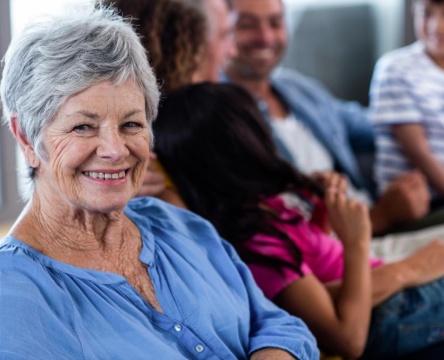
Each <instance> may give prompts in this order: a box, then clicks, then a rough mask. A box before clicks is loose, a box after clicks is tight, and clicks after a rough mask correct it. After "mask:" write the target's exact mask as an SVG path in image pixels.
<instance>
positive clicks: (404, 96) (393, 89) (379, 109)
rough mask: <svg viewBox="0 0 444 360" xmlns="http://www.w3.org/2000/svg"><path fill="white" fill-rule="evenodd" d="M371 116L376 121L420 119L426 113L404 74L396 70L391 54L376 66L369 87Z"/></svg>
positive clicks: (376, 122) (387, 122) (378, 123)
mask: <svg viewBox="0 0 444 360" xmlns="http://www.w3.org/2000/svg"><path fill="white" fill-rule="evenodd" d="M370 106H371V119H372V121H373V123H374V125H376V126H378V125H393V124H403V123H404V124H405V123H410V124H414V123H421V122H422V121H423V114H422V112H421V109H420V106H419V104H418V96H417V94H415V92H414V89H413V86H412V84H410V82H409V80H408V78H407V77H406V76H405V74H402V73H400V71H397V69H396V66H395V64H392V61H391V59H390V58H382V59H381V60H380V61H378V63H377V64H376V66H375V72H374V75H373V79H372V83H371V87H370Z"/></svg>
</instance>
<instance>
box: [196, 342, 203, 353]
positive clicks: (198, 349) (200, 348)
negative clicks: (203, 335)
mask: <svg viewBox="0 0 444 360" xmlns="http://www.w3.org/2000/svg"><path fill="white" fill-rule="evenodd" d="M196 351H197V352H198V353H201V352H202V351H204V347H203V346H202V345H200V344H199V345H196Z"/></svg>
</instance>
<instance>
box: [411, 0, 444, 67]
mask: <svg viewBox="0 0 444 360" xmlns="http://www.w3.org/2000/svg"><path fill="white" fill-rule="evenodd" d="M413 11H414V19H415V30H416V36H417V37H418V39H421V40H422V41H423V42H424V44H425V47H426V50H427V52H428V54H429V55H430V56H431V57H432V59H434V60H435V62H437V63H438V64H441V65H443V66H444V64H443V63H444V2H441V3H434V2H432V1H430V0H418V1H417V2H416V3H415V5H414V7H413Z"/></svg>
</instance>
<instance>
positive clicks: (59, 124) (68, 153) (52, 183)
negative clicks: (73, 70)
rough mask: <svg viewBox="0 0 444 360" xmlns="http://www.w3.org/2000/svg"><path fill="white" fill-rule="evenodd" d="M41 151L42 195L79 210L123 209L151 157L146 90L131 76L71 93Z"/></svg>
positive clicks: (38, 177) (38, 184)
mask: <svg viewBox="0 0 444 360" xmlns="http://www.w3.org/2000/svg"><path fill="white" fill-rule="evenodd" d="M43 149H44V152H45V154H46V156H45V158H44V159H39V165H38V169H37V173H36V191H37V192H38V193H39V194H42V195H43V196H44V197H45V198H47V199H50V200H51V201H52V202H55V204H57V205H62V204H63V203H66V204H68V205H70V206H72V207H74V208H75V209H78V210H87V211H92V212H103V213H109V212H110V211H114V210H122V209H123V208H124V207H125V205H126V204H127V203H128V201H129V200H130V199H131V198H132V197H133V196H135V194H136V193H137V191H138V189H139V187H140V186H141V184H142V181H143V177H144V174H145V171H146V167H147V164H148V159H149V152H150V151H149V130H148V122H147V119H146V111H145V98H144V95H143V92H142V91H141V89H140V88H139V87H138V86H137V85H136V84H135V83H134V82H133V81H130V80H127V81H126V82H124V83H121V84H118V85H116V84H112V83H110V82H103V83H99V84H97V85H94V86H91V87H90V88H88V89H86V90H84V91H82V92H80V93H78V94H76V95H74V96H72V97H70V98H69V99H68V100H67V101H66V102H65V103H64V104H63V105H62V106H61V108H60V110H59V112H58V113H57V115H56V117H55V119H54V121H53V122H51V123H50V125H49V126H48V127H47V128H46V129H45V131H44V138H43ZM62 206H63V205H62Z"/></svg>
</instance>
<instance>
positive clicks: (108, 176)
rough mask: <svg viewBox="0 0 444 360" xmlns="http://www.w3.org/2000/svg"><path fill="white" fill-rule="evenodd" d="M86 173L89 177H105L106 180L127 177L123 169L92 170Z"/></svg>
mask: <svg viewBox="0 0 444 360" xmlns="http://www.w3.org/2000/svg"><path fill="white" fill-rule="evenodd" d="M84 174H85V175H86V176H87V177H90V178H93V179H104V180H111V179H113V180H117V179H123V178H124V177H125V171H121V172H119V173H112V174H111V173H101V172H92V171H85V172H84Z"/></svg>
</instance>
